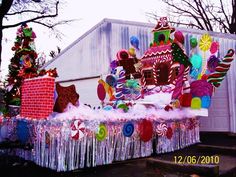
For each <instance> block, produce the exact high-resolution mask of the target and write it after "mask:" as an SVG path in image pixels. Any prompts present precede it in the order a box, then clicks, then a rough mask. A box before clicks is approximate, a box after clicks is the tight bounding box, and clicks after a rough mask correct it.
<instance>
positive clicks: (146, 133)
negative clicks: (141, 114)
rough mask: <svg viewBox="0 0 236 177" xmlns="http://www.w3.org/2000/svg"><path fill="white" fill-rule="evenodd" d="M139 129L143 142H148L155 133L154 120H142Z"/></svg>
mask: <svg viewBox="0 0 236 177" xmlns="http://www.w3.org/2000/svg"><path fill="white" fill-rule="evenodd" d="M138 129H139V137H140V139H141V140H142V141H143V142H148V141H149V140H151V138H152V134H153V127H152V122H151V121H150V120H146V119H144V120H142V121H141V122H140V123H139V124H138Z"/></svg>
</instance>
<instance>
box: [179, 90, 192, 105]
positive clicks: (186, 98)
mask: <svg viewBox="0 0 236 177" xmlns="http://www.w3.org/2000/svg"><path fill="white" fill-rule="evenodd" d="M191 100H192V94H191V93H184V94H183V95H181V96H180V98H179V101H180V105H181V106H182V107H190V106H191Z"/></svg>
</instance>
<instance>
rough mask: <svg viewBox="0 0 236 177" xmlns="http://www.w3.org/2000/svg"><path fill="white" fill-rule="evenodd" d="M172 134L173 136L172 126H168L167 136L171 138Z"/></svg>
mask: <svg viewBox="0 0 236 177" xmlns="http://www.w3.org/2000/svg"><path fill="white" fill-rule="evenodd" d="M172 136H173V130H172V128H171V127H168V128H167V131H166V137H167V138H168V139H171V138H172Z"/></svg>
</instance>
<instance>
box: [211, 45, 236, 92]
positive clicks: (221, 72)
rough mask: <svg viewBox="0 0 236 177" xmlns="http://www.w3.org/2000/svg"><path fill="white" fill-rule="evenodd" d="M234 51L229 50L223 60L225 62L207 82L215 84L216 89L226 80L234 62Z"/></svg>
mask: <svg viewBox="0 0 236 177" xmlns="http://www.w3.org/2000/svg"><path fill="white" fill-rule="evenodd" d="M233 56H234V50H233V49H230V50H228V53H227V54H226V56H225V57H224V58H223V60H222V61H221V62H220V63H219V64H218V65H217V67H216V68H215V72H213V73H211V74H210V75H209V76H208V79H207V81H208V82H209V83H211V84H213V86H214V87H219V86H220V84H221V82H222V81H223V80H224V78H225V75H226V74H227V71H228V70H229V68H230V64H231V62H232V61H233V60H234V57H233Z"/></svg>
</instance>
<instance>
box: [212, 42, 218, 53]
mask: <svg viewBox="0 0 236 177" xmlns="http://www.w3.org/2000/svg"><path fill="white" fill-rule="evenodd" d="M218 49H219V43H218V42H212V43H211V47H210V52H211V54H213V53H216V52H217V50H218Z"/></svg>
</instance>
